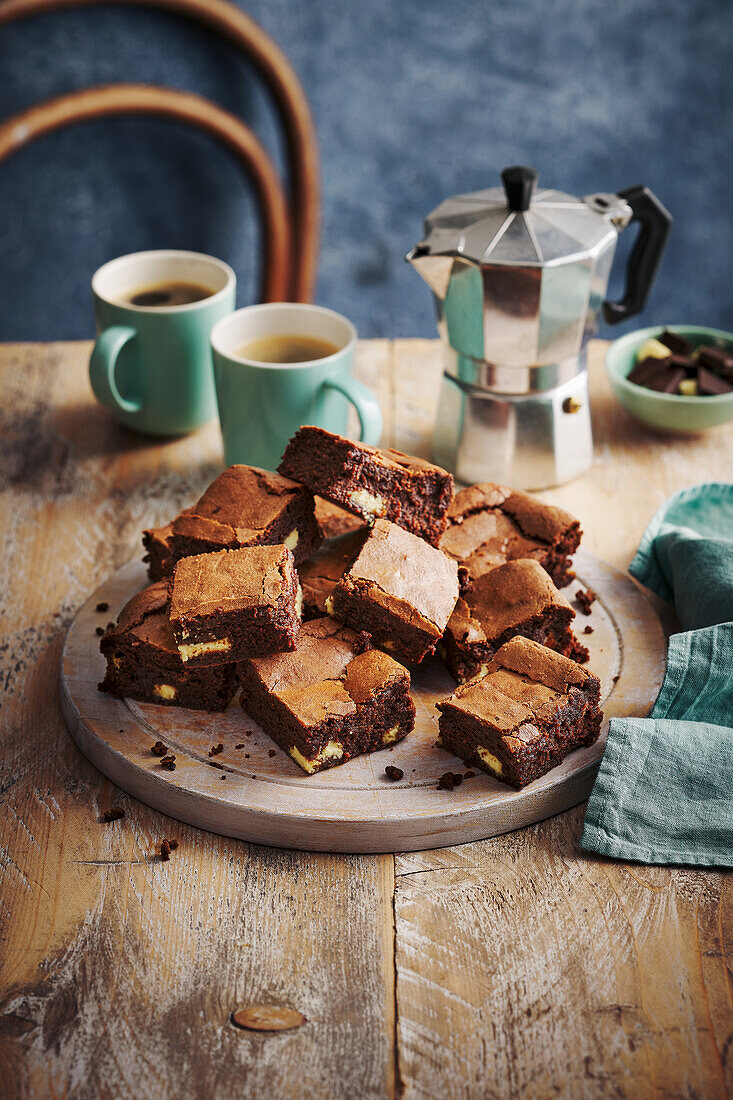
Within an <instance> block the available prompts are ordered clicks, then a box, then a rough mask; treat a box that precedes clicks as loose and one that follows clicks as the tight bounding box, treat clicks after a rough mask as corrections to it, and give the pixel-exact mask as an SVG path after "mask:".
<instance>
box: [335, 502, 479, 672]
mask: <svg viewBox="0 0 733 1100" xmlns="http://www.w3.org/2000/svg"><path fill="white" fill-rule="evenodd" d="M458 592H459V585H458V565H457V563H456V562H455V561H453V559H452V558H449V557H448V556H447V555H446V554H444V553H443V552H442V550H438V549H437V548H436V547H434V546H431V545H430V544H429V543H427V542H425V541H424V540H423V539H420V538H418V537H417V535H412V534H410V532H409V531H405V530H403V528H402V527H398V526H397V524H395V523H390V522H389V521H388V520H386V519H378V520H377V521H376V523H375V524H374V526H373V527H372V529H371V531H370V533H369V535H368V537H367V539H366V542H365V543H364V546H363V548H362V550H361V552H360V553H359V556H358V557H357V559H356V561H355V562H354V564H353V565H352V566H351V568H350V569H349V571H348V573H345V574H344V576H343V577H342V579H341V580H340V581H339V583H338V584H337V585H336V587H335V588H334V590H333V594H332V595H331V597H330V598H329V599H328V600H327V604H326V606H327V609H328V611H329V613H330V614H333V615H335V616H336V617H337V618H339V619H343V621H344V622H345V623H347V624H348V625H349V626H351V627H353V628H354V629H355V630H365V631H366V632H367V633H368V634H371V636H372V638H373V639H374V641H375V642H376V644H377V645H378V646H380V647H381V648H382V649H388V650H389V651H390V652H391V653H394V654H395V655H396V656H397V657H398V659H400V660H403V661H414V662H419V661H421V660H422V659H423V657H425V656H426V655H427V654H428V653H432V651H433V650H434V648H435V645H436V643H437V642H438V641H439V639H440V638H441V637H442V634H443V631H444V630H445V628H446V626H447V625H448V620H449V619H450V617H451V614H452V613H453V609H454V608H455V606H456V600H457V599H458Z"/></svg>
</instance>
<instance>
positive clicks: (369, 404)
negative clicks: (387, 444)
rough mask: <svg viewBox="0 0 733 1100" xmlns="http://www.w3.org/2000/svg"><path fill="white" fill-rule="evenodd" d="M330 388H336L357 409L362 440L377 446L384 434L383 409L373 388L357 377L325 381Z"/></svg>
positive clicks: (326, 386)
mask: <svg viewBox="0 0 733 1100" xmlns="http://www.w3.org/2000/svg"><path fill="white" fill-rule="evenodd" d="M323 385H324V387H325V388H326V389H329V390H336V391H337V392H338V393H340V394H343V396H344V397H345V398H346V399H347V401H350V402H351V404H352V405H353V406H354V408H355V409H356V414H357V416H358V417H359V424H360V426H361V442H362V443H366V444H367V445H368V446H370V447H376V446H377V445H378V443H379V440H380V438H381V435H382V411H381V409H380V408H379V402H378V401H377V399H376V397H375V396H374V394H373V393H372V392H371V390H368V389H367V388H366V386H363V385H362V384H361V382H357V380H356V379H355V378H332V379H329V380H328V381H326V382H324V383H323Z"/></svg>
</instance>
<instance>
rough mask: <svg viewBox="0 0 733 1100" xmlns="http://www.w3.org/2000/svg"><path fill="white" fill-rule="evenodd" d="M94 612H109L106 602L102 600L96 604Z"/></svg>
mask: <svg viewBox="0 0 733 1100" xmlns="http://www.w3.org/2000/svg"><path fill="white" fill-rule="evenodd" d="M94 610H95V611H99V612H100V613H101V612H103V611H109V604H108V603H107V601H106V600H102V602H101V603H98V604H97V606H96V608H95V609H94Z"/></svg>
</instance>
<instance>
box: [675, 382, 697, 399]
mask: <svg viewBox="0 0 733 1100" xmlns="http://www.w3.org/2000/svg"><path fill="white" fill-rule="evenodd" d="M677 388H678V389H679V391H680V393H681V394H682V395H683V396H684V397H697V379H696V378H683V379H682V381H681V382H680V384H679V386H678V387H677Z"/></svg>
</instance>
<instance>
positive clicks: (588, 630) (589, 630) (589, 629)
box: [583, 623, 593, 634]
mask: <svg viewBox="0 0 733 1100" xmlns="http://www.w3.org/2000/svg"><path fill="white" fill-rule="evenodd" d="M583 633H584V634H592V633H593V627H592V626H591V625H590V623H589V624H588V626H586V627H584V628H583Z"/></svg>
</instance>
